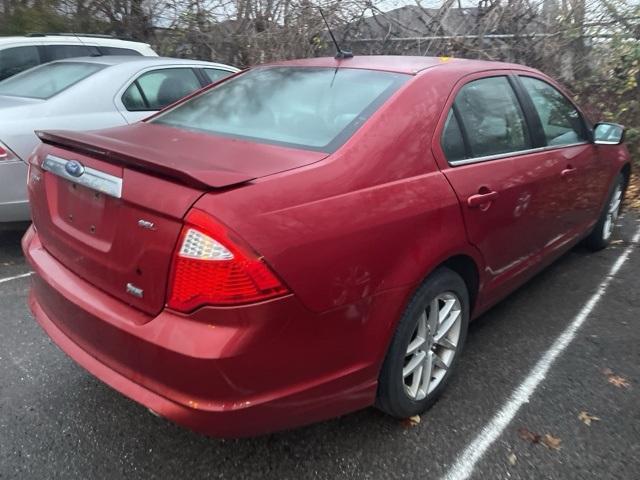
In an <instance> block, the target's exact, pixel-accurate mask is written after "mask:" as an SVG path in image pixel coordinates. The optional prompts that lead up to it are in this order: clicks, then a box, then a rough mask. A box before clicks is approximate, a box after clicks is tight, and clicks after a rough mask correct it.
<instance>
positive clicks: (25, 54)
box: [0, 47, 40, 80]
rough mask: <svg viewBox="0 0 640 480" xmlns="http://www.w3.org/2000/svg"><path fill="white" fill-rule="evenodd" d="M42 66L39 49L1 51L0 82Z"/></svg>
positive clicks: (16, 48)
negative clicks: (28, 69)
mask: <svg viewBox="0 0 640 480" xmlns="http://www.w3.org/2000/svg"><path fill="white" fill-rule="evenodd" d="M36 65H40V54H39V53H38V47H13V48H5V49H4V50H0V80H4V79H5V78H8V77H11V76H12V75H15V74H16V73H20V72H22V71H23V70H26V69H27V68H31V67H35V66H36Z"/></svg>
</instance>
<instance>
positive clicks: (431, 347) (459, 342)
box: [376, 268, 469, 418]
mask: <svg viewBox="0 0 640 480" xmlns="http://www.w3.org/2000/svg"><path fill="white" fill-rule="evenodd" d="M468 324H469V293H468V291H467V287H466V284H465V282H464V280H463V279H462V278H461V277H460V276H459V275H458V274H457V273H455V272H453V271H452V270H449V269H447V268H439V269H438V270H436V271H435V272H434V273H433V274H432V275H430V276H429V277H428V278H427V280H426V281H425V282H424V283H423V284H422V286H421V287H420V288H419V289H418V291H417V292H416V293H415V295H414V297H413V299H412V300H411V302H410V303H409V305H408V306H407V308H406V310H405V312H404V314H403V316H402V318H401V319H400V321H399V322H398V326H397V329H396V333H395V335H394V337H393V340H392V341H391V345H390V346H389V350H388V352H387V356H386V358H385V361H384V364H383V366H382V370H381V371H380V377H379V379H378V398H377V401H376V405H377V406H378V408H380V409H381V410H383V411H384V412H386V413H388V414H390V415H392V416H394V417H398V418H406V417H410V416H413V415H417V414H420V413H422V412H424V411H425V410H426V409H427V408H429V407H430V406H431V405H432V404H433V403H434V402H435V401H436V399H437V398H438V396H439V395H440V394H441V392H442V391H443V390H444V388H445V386H446V384H447V381H448V379H449V377H450V376H451V373H452V372H453V369H454V367H455V365H456V362H457V359H458V357H459V355H460V352H461V350H462V347H463V345H464V341H465V338H466V334H467V327H468Z"/></svg>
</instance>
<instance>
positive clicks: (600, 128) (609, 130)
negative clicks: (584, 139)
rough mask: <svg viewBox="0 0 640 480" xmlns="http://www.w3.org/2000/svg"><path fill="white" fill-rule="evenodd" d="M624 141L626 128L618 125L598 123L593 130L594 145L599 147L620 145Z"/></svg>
mask: <svg viewBox="0 0 640 480" xmlns="http://www.w3.org/2000/svg"><path fill="white" fill-rule="evenodd" d="M623 140H624V127H623V126H622V125H618V124H617V123H606V122H600V123H596V125H595V127H594V128H593V143H595V144H598V145H620V144H621V143H622V141H623Z"/></svg>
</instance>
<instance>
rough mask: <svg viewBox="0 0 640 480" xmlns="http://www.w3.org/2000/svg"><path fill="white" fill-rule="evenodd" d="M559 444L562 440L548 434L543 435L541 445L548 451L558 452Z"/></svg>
mask: <svg viewBox="0 0 640 480" xmlns="http://www.w3.org/2000/svg"><path fill="white" fill-rule="evenodd" d="M560 442H562V440H560V439H559V438H558V437H554V436H553V435H551V434H550V433H547V434H545V436H544V438H543V439H542V444H543V445H544V446H545V447H547V448H548V449H549V450H558V449H559V448H560Z"/></svg>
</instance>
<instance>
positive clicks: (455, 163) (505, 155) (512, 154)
mask: <svg viewBox="0 0 640 480" xmlns="http://www.w3.org/2000/svg"><path fill="white" fill-rule="evenodd" d="M589 143H590V142H577V143H570V144H568V145H547V146H546V147H538V148H529V149H527V150H518V151H516V152H506V153H499V154H497V155H487V156H486V157H477V158H465V159H464V160H454V161H452V162H449V165H451V166H452V167H458V166H460V165H469V164H471V163H480V162H488V161H490V160H500V159H501V158H508V157H519V156H520V155H528V154H530V153H539V152H546V151H548V150H557V149H559V148H568V147H576V146H578V145H588V144H589Z"/></svg>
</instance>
